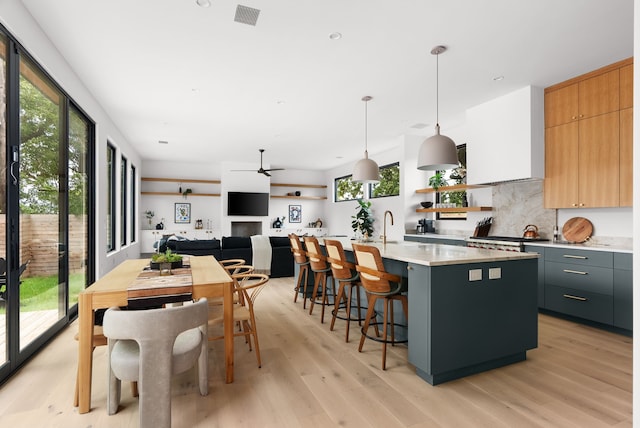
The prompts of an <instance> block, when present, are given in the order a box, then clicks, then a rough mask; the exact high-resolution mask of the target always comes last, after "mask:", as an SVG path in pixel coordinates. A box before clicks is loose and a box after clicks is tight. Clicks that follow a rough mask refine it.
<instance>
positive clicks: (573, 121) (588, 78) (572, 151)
mask: <svg viewBox="0 0 640 428" xmlns="http://www.w3.org/2000/svg"><path fill="white" fill-rule="evenodd" d="M631 105H633V58H629V59H627V60H624V61H620V62H618V63H615V64H611V65H609V66H607V67H603V68H601V69H599V70H596V71H593V72H591V73H587V74H586V75H583V76H579V77H576V78H574V79H570V80H568V81H566V82H562V83H560V84H557V85H554V86H552V87H549V88H546V89H545V182H544V205H545V208H580V207H618V206H631V205H632V188H631V181H632V180H631V177H632V175H633V159H632V145H633V141H632V134H633V118H632V116H633V115H632V113H631V111H632V109H631ZM623 106H624V107H623ZM622 109H624V110H622ZM627 110H628V111H627Z"/></svg>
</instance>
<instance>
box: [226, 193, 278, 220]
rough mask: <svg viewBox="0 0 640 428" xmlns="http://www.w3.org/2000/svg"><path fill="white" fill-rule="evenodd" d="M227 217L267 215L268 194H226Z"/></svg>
mask: <svg viewBox="0 0 640 428" xmlns="http://www.w3.org/2000/svg"><path fill="white" fill-rule="evenodd" d="M227 215H252V216H268V215H269V194H268V193H257V192H229V193H227Z"/></svg>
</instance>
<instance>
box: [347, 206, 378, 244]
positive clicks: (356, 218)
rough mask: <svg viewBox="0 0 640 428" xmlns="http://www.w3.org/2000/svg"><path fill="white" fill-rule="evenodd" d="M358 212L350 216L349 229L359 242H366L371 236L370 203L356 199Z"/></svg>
mask: <svg viewBox="0 0 640 428" xmlns="http://www.w3.org/2000/svg"><path fill="white" fill-rule="evenodd" d="M356 209H357V210H358V212H357V213H356V215H353V216H351V218H352V219H353V221H351V228H352V229H353V231H354V232H355V234H356V238H358V239H359V240H363V241H367V240H369V238H370V237H372V236H373V222H374V220H375V219H374V218H373V214H372V213H371V202H370V201H363V200H362V199H358V206H357V207H356Z"/></svg>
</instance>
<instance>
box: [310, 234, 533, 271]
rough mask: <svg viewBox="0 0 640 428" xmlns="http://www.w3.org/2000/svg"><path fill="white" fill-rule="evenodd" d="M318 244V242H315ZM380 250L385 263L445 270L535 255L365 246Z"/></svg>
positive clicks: (344, 243)
mask: <svg viewBox="0 0 640 428" xmlns="http://www.w3.org/2000/svg"><path fill="white" fill-rule="evenodd" d="M333 239H337V240H338V241H340V243H341V244H342V246H343V247H344V249H345V250H348V251H353V248H352V247H351V243H352V242H356V241H352V240H350V239H349V238H333ZM318 241H320V243H321V244H322V239H321V238H318ZM364 244H366V245H372V246H374V247H377V248H378V249H379V250H380V255H381V256H382V257H384V258H387V259H392V260H399V261H403V262H407V263H416V264H421V265H425V266H445V265H458V264H467V263H485V262H499V261H507V260H521V259H531V258H537V257H538V254H535V253H517V252H511V251H497V250H486V249H484V248H469V247H462V246H455V245H442V244H426V243H421V242H410V241H400V242H387V244H386V245H383V244H382V242H375V241H374V242H365V243H364Z"/></svg>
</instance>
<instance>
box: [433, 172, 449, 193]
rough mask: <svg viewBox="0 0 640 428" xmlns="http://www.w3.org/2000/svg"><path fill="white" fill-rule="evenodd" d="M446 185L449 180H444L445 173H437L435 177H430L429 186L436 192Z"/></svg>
mask: <svg viewBox="0 0 640 428" xmlns="http://www.w3.org/2000/svg"><path fill="white" fill-rule="evenodd" d="M446 185H447V180H446V179H445V178H444V171H436V173H435V175H432V176H431V177H429V186H431V187H433V189H434V190H435V191H438V189H439V188H440V187H443V186H446Z"/></svg>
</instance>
